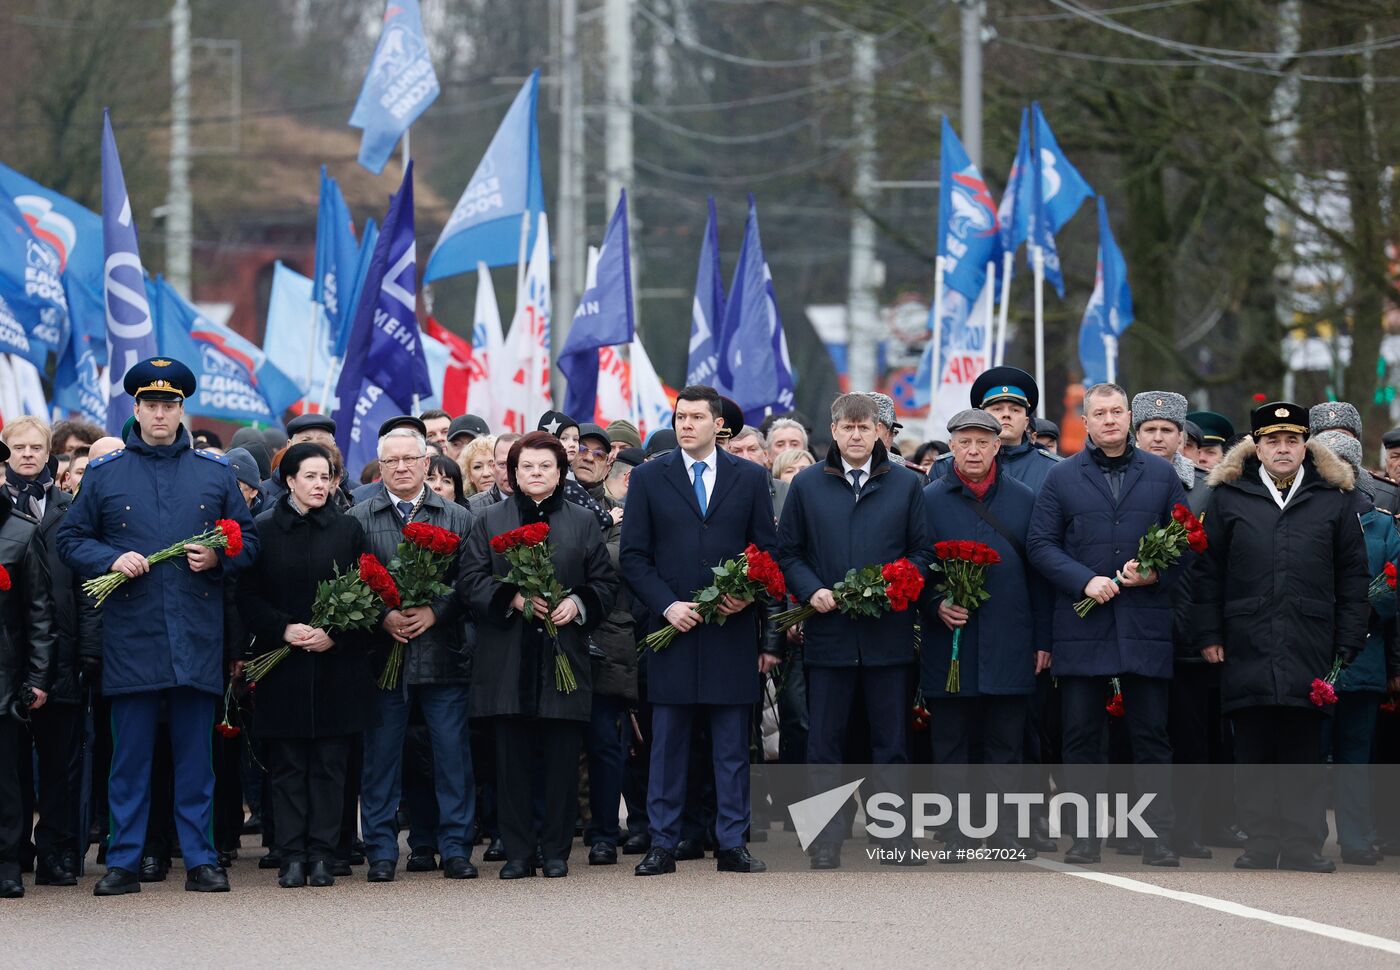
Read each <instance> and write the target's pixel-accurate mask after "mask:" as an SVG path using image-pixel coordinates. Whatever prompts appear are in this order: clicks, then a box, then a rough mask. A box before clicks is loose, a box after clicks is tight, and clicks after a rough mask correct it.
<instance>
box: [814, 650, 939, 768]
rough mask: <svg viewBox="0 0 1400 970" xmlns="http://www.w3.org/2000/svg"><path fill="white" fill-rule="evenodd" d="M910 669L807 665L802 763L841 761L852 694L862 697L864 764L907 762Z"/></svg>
mask: <svg viewBox="0 0 1400 970" xmlns="http://www.w3.org/2000/svg"><path fill="white" fill-rule="evenodd" d="M912 674H913V667H911V666H909V665H900V666H894V667H810V666H809V667H808V668H807V714H808V723H807V761H808V763H809V764H814V765H835V764H841V763H842V761H843V760H844V753H845V749H846V741H847V730H848V728H849V726H850V721H851V710H852V708H853V706H854V705H855V701H856V695H857V694H859V695H860V696H861V697H862V698H863V699H864V701H865V718H866V724H867V725H868V727H869V729H870V762H871V764H877V765H903V764H908V763H909V705H908V704H907V703H906V695H907V694H908V692H909V680H910V677H911V676H912Z"/></svg>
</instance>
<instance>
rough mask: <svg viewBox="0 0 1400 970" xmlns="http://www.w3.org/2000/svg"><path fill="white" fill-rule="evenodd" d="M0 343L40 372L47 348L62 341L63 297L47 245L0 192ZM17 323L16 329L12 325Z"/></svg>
mask: <svg viewBox="0 0 1400 970" xmlns="http://www.w3.org/2000/svg"><path fill="white" fill-rule="evenodd" d="M0 299H3V300H4V301H5V310H4V311H0V347H4V348H6V349H7V350H8V351H9V352H10V353H17V354H21V355H22V356H24V358H25V359H26V360H28V361H29V362H30V363H32V364H34V366H35V367H37V368H39V369H40V370H41V371H42V370H43V369H44V368H45V367H47V366H48V357H49V352H50V351H53V352H54V353H56V354H58V353H62V351H63V349H64V347H65V346H66V345H67V343H68V334H69V329H70V325H69V322H68V299H67V296H66V295H65V293H64V288H63V270H62V268H61V267H60V264H59V259H58V254H57V253H55V252H54V250H53V247H51V246H50V245H49V244H48V243H46V242H44V241H43V240H41V239H39V238H37V237H36V236H35V235H34V234H33V233H32V232H31V231H30V229H29V224H28V223H27V222H26V221H25V219H24V216H23V215H21V214H20V211H19V209H18V208H17V207H16V206H15V204H14V203H13V202H11V201H10V199H9V198H8V197H6V196H3V195H0ZM16 326H18V327H19V332H18V333H17V332H16V331H15V329H14V328H15V327H16Z"/></svg>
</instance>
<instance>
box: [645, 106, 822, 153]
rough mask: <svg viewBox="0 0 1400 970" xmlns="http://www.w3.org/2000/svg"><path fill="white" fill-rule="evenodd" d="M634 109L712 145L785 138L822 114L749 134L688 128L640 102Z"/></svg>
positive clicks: (668, 128) (663, 126)
mask: <svg viewBox="0 0 1400 970" xmlns="http://www.w3.org/2000/svg"><path fill="white" fill-rule="evenodd" d="M632 111H633V113H634V114H636V115H637V116H639V117H641V118H645V119H646V120H647V121H649V122H651V123H652V124H654V125H656V126H657V127H659V128H661V129H662V130H663V131H669V132H671V133H672V134H675V135H680V136H681V137H683V138H690V139H693V140H694V141H701V142H707V143H709V144H711V145H756V144H759V143H761V142H765V141H773V140H774V139H776V138H785V137H787V136H788V135H793V134H796V133H797V132H799V131H801V130H803V129H804V128H809V127H811V126H812V125H814V124H816V122H817V120H818V119H819V118H820V116H821V112H818V113H817V114H816V115H809V116H808V117H806V118H799V119H798V120H797V121H794V122H791V123H789V124H786V125H783V126H781V127H779V128H773V129H770V130H768V131H759V132H754V133H753V134H748V135H714V134H711V133H709V132H707V131H696V130H695V129H693V128H687V127H685V126H684V125H678V124H676V123H675V122H674V121H667V120H666V119H665V118H662V117H660V116H658V115H656V114H655V113H653V112H652V111H651V110H650V109H649V108H646V107H644V106H642V105H639V104H634V105H633V106H632Z"/></svg>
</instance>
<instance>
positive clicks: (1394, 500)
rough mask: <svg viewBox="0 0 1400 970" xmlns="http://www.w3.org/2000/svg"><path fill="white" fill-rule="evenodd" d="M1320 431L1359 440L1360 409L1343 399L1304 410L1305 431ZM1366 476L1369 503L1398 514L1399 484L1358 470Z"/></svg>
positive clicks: (1310, 432)
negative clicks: (1306, 422)
mask: <svg viewBox="0 0 1400 970" xmlns="http://www.w3.org/2000/svg"><path fill="white" fill-rule="evenodd" d="M1324 431H1339V432H1341V433H1343V434H1346V435H1349V436H1351V437H1352V438H1354V439H1355V440H1356V441H1358V442H1359V441H1360V440H1361V412H1360V411H1358V410H1356V405H1354V404H1348V403H1347V402H1346V401H1325V402H1323V403H1322V404H1314V405H1313V406H1312V407H1311V408H1309V409H1308V433H1309V434H1310V435H1313V436H1317V435H1320V434H1322V433H1323V432H1324ZM1361 474H1362V475H1365V476H1366V487H1367V488H1368V489H1369V491H1370V497H1371V504H1372V505H1373V506H1375V507H1376V508H1378V509H1380V510H1381V511H1382V512H1384V513H1385V514H1386V515H1390V516H1394V515H1397V514H1400V484H1397V483H1395V482H1393V481H1391V480H1390V479H1389V478H1386V477H1384V476H1382V475H1377V474H1376V473H1375V472H1370V471H1367V470H1366V469H1364V468H1363V469H1362V470H1361ZM1358 487H1359V486H1358Z"/></svg>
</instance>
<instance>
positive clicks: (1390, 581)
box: [1366, 562, 1396, 603]
mask: <svg viewBox="0 0 1400 970" xmlns="http://www.w3.org/2000/svg"><path fill="white" fill-rule="evenodd" d="M1395 582H1396V573H1395V563H1393V562H1388V563H1386V564H1385V568H1383V569H1382V570H1381V571H1380V573H1379V575H1377V576H1376V578H1375V579H1373V580H1371V585H1370V587H1369V588H1368V589H1367V590H1366V596H1367V597H1368V598H1369V599H1370V600H1371V602H1372V603H1381V602H1383V601H1385V600H1394V599H1395Z"/></svg>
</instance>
